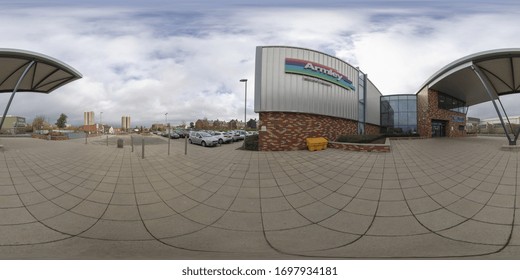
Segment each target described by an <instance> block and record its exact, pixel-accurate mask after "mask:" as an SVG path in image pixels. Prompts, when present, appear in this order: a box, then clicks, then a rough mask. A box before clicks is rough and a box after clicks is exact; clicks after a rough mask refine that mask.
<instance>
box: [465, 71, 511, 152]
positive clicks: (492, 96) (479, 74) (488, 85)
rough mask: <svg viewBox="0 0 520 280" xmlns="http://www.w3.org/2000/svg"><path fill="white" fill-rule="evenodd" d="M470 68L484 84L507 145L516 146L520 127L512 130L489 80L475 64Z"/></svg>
mask: <svg viewBox="0 0 520 280" xmlns="http://www.w3.org/2000/svg"><path fill="white" fill-rule="evenodd" d="M471 69H472V70H473V72H475V74H476V75H477V77H478V78H479V79H480V82H481V83H482V85H483V86H484V89H486V93H487V94H488V95H489V98H490V99H491V102H493V106H494V107H495V110H496V111H497V114H498V118H499V119H500V123H501V124H502V127H503V128H504V132H505V134H506V137H507V140H508V141H509V145H510V146H516V141H517V140H518V135H519V134H520V127H519V128H518V129H517V130H516V131H513V127H512V125H511V122H510V121H509V117H507V113H506V110H505V109H504V106H503V105H502V102H501V101H500V99H499V97H498V94H497V93H496V91H495V90H494V88H493V87H492V86H491V82H490V81H489V79H488V78H487V76H486V75H485V74H484V73H483V72H482V70H481V69H480V67H479V66H478V65H476V64H472V65H471ZM495 99H496V100H498V102H499V103H500V106H502V110H503V111H504V115H505V117H506V119H507V122H508V124H509V127H510V130H511V133H512V134H513V135H510V134H509V132H508V129H507V126H506V123H505V122H504V118H503V117H502V114H501V113H500V109H499V108H498V105H497V102H496V100H495Z"/></svg>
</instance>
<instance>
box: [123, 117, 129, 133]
mask: <svg viewBox="0 0 520 280" xmlns="http://www.w3.org/2000/svg"><path fill="white" fill-rule="evenodd" d="M129 129H130V116H122V117H121V130H123V131H128V130H129Z"/></svg>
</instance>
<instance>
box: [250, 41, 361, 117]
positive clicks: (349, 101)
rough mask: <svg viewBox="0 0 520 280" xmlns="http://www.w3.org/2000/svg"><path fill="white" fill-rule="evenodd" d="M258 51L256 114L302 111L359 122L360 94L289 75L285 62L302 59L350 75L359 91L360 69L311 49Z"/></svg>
mask: <svg viewBox="0 0 520 280" xmlns="http://www.w3.org/2000/svg"><path fill="white" fill-rule="evenodd" d="M256 51H257V53H256V59H257V60H256V75H255V111H256V112H272V111H276V112H298V113H310V114H319V115H327V116H333V117H341V118H346V119H352V120H357V119H358V95H357V92H356V91H352V90H347V89H345V88H343V87H340V86H338V85H335V84H332V83H328V82H326V81H323V80H320V79H318V78H311V77H308V76H304V75H298V74H290V73H285V59H286V58H293V59H300V60H305V61H309V62H314V63H317V64H321V65H324V66H327V67H330V68H332V69H334V70H336V71H337V72H339V73H341V74H343V75H346V76H347V78H348V79H349V80H351V81H352V83H353V85H354V87H355V88H356V89H357V84H358V70H357V69H356V68H354V67H352V66H350V65H349V64H347V63H345V62H344V61H342V60H340V59H338V58H335V57H332V56H329V55H326V54H324V53H320V52H315V51H311V50H307V49H300V48H293V47H257V50H256ZM259 65H260V66H259ZM309 80H310V81H309Z"/></svg>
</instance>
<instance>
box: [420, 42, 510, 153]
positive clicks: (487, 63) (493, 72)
mask: <svg viewBox="0 0 520 280" xmlns="http://www.w3.org/2000/svg"><path fill="white" fill-rule="evenodd" d="M425 86H427V87H428V88H431V89H434V90H437V91H440V92H443V93H445V94H448V95H451V96H453V97H455V98H457V99H460V100H462V101H464V102H466V105H467V106H471V105H476V104H479V103H483V102H487V101H492V102H493V105H494V106H495V109H496V111H497V114H498V116H499V118H500V120H501V123H502V125H503V127H504V130H505V131H506V136H507V137H508V139H509V143H510V145H515V144H516V140H517V139H518V134H519V133H520V130H518V131H513V129H512V126H511V123H510V122H509V119H508V118H507V114H506V112H505V110H504V107H503V106H502V103H501V102H500V99H499V97H500V96H502V95H506V94H512V93H518V92H520V49H499V50H491V51H486V52H480V53H476V54H473V55H469V56H466V57H463V58H461V59H459V60H456V61H454V62H452V63H450V64H448V65H447V66H446V67H444V68H442V69H441V70H439V71H438V72H437V73H435V74H434V75H433V76H432V77H431V78H430V79H428V81H427V82H426V83H425V84H424V85H423V86H422V87H421V89H422V88H424V87H425ZM502 114H503V116H504V118H503V116H502ZM506 122H507V124H508V126H506ZM508 131H509V133H508ZM510 133H511V134H512V135H509V134H510Z"/></svg>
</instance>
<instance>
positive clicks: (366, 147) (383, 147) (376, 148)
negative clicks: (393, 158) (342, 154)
mask: <svg viewBox="0 0 520 280" xmlns="http://www.w3.org/2000/svg"><path fill="white" fill-rule="evenodd" d="M327 146H328V147H329V148H332V149H339V150H345V151H356V152H373V153H389V152H390V151H391V149H390V147H391V145H390V139H388V138H386V140H385V143H384V144H360V143H343V142H329V144H328V145H327Z"/></svg>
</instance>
